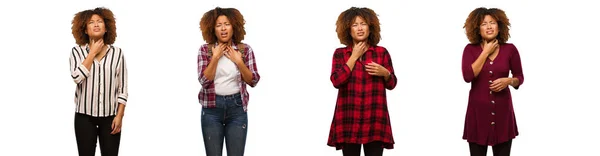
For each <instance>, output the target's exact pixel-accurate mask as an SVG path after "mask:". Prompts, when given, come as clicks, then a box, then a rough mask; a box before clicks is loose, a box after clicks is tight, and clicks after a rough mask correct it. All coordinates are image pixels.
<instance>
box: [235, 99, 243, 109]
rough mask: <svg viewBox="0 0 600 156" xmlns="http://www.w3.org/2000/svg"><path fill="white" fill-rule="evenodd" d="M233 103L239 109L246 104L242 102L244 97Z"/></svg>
mask: <svg viewBox="0 0 600 156" xmlns="http://www.w3.org/2000/svg"><path fill="white" fill-rule="evenodd" d="M233 101H234V103H235V105H236V106H238V107H242V106H243V104H244V102H243V101H242V97H238V98H235V100H233Z"/></svg>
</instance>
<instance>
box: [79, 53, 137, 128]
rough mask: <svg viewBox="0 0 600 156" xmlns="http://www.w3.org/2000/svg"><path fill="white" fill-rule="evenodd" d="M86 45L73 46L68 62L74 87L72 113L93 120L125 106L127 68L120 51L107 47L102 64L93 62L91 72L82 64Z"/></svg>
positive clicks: (113, 112)
mask: <svg viewBox="0 0 600 156" xmlns="http://www.w3.org/2000/svg"><path fill="white" fill-rule="evenodd" d="M88 54H89V47H88V45H85V46H75V47H73V48H72V49H71V56H70V59H69V62H70V63H69V64H70V67H71V68H70V70H71V77H72V78H73V81H74V82H75V84H76V85H77V88H76V90H75V105H76V109H75V112H77V113H81V114H86V115H90V116H94V117H107V116H114V115H116V114H117V108H118V104H119V103H121V104H126V103H127V95H128V94H127V67H126V64H125V58H124V57H123V53H122V52H121V48H118V47H115V46H112V45H110V46H109V48H108V51H107V52H106V55H105V56H104V58H102V60H100V61H98V60H95V59H94V63H92V66H91V70H88V69H87V68H86V67H85V66H84V65H83V64H82V63H83V60H85V58H86V57H87V56H88Z"/></svg>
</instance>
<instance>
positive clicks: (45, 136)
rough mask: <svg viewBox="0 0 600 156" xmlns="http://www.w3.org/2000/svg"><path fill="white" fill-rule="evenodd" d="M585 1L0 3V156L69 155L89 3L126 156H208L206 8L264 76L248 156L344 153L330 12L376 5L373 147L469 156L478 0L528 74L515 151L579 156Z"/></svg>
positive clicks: (585, 108)
mask: <svg viewBox="0 0 600 156" xmlns="http://www.w3.org/2000/svg"><path fill="white" fill-rule="evenodd" d="M583 1H584V0H581V1H579V0H569V1H561V2H548V1H525V0H515V1H483V0H477V1H474V0H470V1H467V0H457V1H442V0H429V1H411V2H407V1H400V2H396V1H348V0H343V1H342V0H338V1H325V0H319V1H316V0H314V1H307V0H301V1H300V0H299V1H293V2H282V1H273V2H265V1H260V2H259V1H241V0H240V1H207V0H202V1H197V0H196V1H180V0H168V1H153V2H142V1H136V2H134V1H122V0H119V1H116V0H115V1H81V0H77V1H75V0H72V1H66V0H63V1H42V0H20V1H10V2H8V1H2V2H0V3H2V5H0V20H1V21H2V22H1V23H0V38H1V41H0V44H1V50H0V51H1V53H0V55H1V57H0V69H1V71H0V72H1V74H2V75H1V76H0V79H1V81H0V86H1V94H0V101H1V108H0V124H1V129H0V155H2V156H13V155H18V156H21V155H65V156H74V155H77V147H76V143H75V135H74V128H73V118H74V109H75V106H74V104H73V92H74V89H75V84H74V83H73V81H72V80H71V78H70V77H69V70H68V66H69V65H68V58H69V53H70V49H71V47H73V46H74V45H75V41H74V39H73V36H72V35H71V29H70V28H71V20H72V18H73V15H74V14H75V13H77V12H79V11H82V10H85V9H91V8H95V7H99V6H105V7H108V8H109V9H111V10H112V11H113V12H114V14H115V16H116V18H117V32H118V37H117V40H116V43H115V44H114V45H116V46H119V47H121V48H122V49H123V51H124V52H125V57H126V59H127V61H128V68H129V72H130V73H129V83H130V84H129V102H128V105H127V108H126V111H125V118H124V122H123V135H122V140H121V148H120V154H121V155H124V156H138V155H205V154H204V146H203V142H202V135H201V129H200V108H201V107H200V105H199V104H198V101H197V93H198V90H199V89H200V85H199V83H198V81H197V73H196V72H197V71H196V59H197V58H196V56H197V51H198V48H199V46H200V45H201V44H202V43H203V42H204V41H203V40H202V36H201V33H200V30H199V24H198V23H199V20H200V18H201V16H202V14H203V13H204V12H206V11H208V10H210V9H213V8H214V7H216V6H221V7H235V8H238V9H239V10H240V11H241V12H242V14H243V15H244V17H245V19H246V21H247V24H246V31H247V35H246V39H245V40H244V42H246V43H248V44H250V45H251V46H252V47H253V48H254V50H255V55H256V59H257V65H258V71H259V73H260V74H261V77H262V78H261V80H260V82H259V83H258V85H257V86H256V88H252V89H250V90H249V92H250V95H251V98H250V105H249V112H248V113H249V114H248V115H249V130H248V140H247V145H246V155H248V156H258V155H286V156H300V155H342V153H341V151H336V150H335V148H332V147H328V146H327V145H326V142H327V138H328V133H329V126H330V124H331V120H332V117H333V110H334V107H335V99H336V93H337V90H336V89H335V88H333V86H332V84H331V82H330V81H329V75H330V70H331V59H332V56H333V52H334V50H335V48H337V47H341V46H342V45H341V44H339V40H338V39H337V36H336V33H335V21H336V19H337V16H338V15H339V14H340V13H341V12H342V11H344V10H346V9H348V8H350V7H351V6H360V7H369V8H372V9H373V10H375V12H376V13H378V14H379V18H380V21H381V24H382V25H381V29H382V31H381V34H382V41H381V42H380V45H381V46H384V47H386V48H387V49H388V50H389V51H390V53H391V56H392V59H393V63H394V64H393V65H394V67H395V70H396V74H397V76H398V81H399V82H398V85H397V87H396V89H395V90H393V91H388V102H389V109H390V113H391V114H390V115H391V121H392V129H393V133H394V139H395V140H396V145H395V147H396V148H395V149H393V150H385V152H384V155H387V156H396V155H423V156H432V155H457V156H458V155H468V144H467V142H466V141H464V140H462V139H461V137H462V132H463V123H464V115H465V111H466V106H467V97H468V90H469V86H470V85H469V84H467V83H464V81H463V80H462V75H461V70H460V65H461V56H462V50H463V48H464V46H465V45H466V44H467V43H468V40H467V38H466V36H465V34H464V29H463V28H462V26H463V24H464V22H465V19H466V18H467V15H468V14H469V12H470V11H472V10H473V9H475V8H476V7H480V6H485V7H498V8H501V9H503V10H505V11H506V13H507V15H508V17H509V19H510V21H511V23H512V24H513V26H512V29H511V31H510V32H511V36H512V37H511V39H510V40H509V42H510V43H514V44H515V45H516V46H517V48H518V49H519V51H520V54H521V57H522V58H521V59H522V61H523V68H524V75H525V83H524V84H523V86H522V87H521V89H520V90H518V91H514V92H513V98H514V99H513V100H514V107H515V111H516V116H517V123H518V126H519V130H520V133H521V135H520V136H518V137H517V138H516V139H515V140H514V142H513V149H512V154H513V155H517V156H519V155H590V154H592V153H596V152H597V150H596V148H597V147H598V145H600V143H598V141H597V140H599V139H600V135H599V134H598V132H599V131H600V128H599V127H598V120H599V119H600V115H599V114H600V113H598V110H599V108H600V107H599V106H598V104H600V103H599V102H598V100H597V99H596V98H595V97H597V96H598V93H600V92H599V91H598V88H599V87H600V85H598V83H597V82H596V81H597V80H598V76H599V75H598V67H600V65H599V64H598V63H597V62H598V61H597V60H598V56H599V55H598V52H599V51H598V48H597V45H598V41H599V40H598V36H599V35H600V33H599V32H598V24H599V23H598V18H597V17H596V16H594V15H598V13H597V12H595V11H593V10H596V9H597V8H596V7H593V6H594V5H592V4H591V1H588V2H583ZM596 6H597V5H596ZM594 45H595V46H594ZM97 153H98V155H99V150H97ZM489 155H491V148H490V149H489Z"/></svg>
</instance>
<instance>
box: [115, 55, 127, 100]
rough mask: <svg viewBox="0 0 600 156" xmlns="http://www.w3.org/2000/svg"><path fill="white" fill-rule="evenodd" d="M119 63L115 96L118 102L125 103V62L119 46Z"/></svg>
mask: <svg viewBox="0 0 600 156" xmlns="http://www.w3.org/2000/svg"><path fill="white" fill-rule="evenodd" d="M119 52H120V53H121V55H120V60H121V64H120V66H118V69H117V74H118V75H117V98H118V100H117V101H118V103H120V104H127V98H128V95H129V94H128V92H127V63H125V62H126V61H125V56H124V54H123V53H122V52H121V49H120V48H119Z"/></svg>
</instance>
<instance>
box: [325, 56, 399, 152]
mask: <svg viewBox="0 0 600 156" xmlns="http://www.w3.org/2000/svg"><path fill="white" fill-rule="evenodd" d="M351 55H352V47H345V48H338V49H336V50H335V53H334V54H333V61H332V67H331V77H330V79H331V82H332V83H333V86H334V87H335V88H337V89H338V95H337V101H336V105H335V114H334V115H333V121H332V122H331V128H330V131H329V139H328V141H327V145H329V146H332V147H336V149H338V150H339V149H342V148H343V146H344V144H345V143H352V144H366V143H369V142H373V141H381V142H382V143H383V147H384V148H387V149H392V148H394V138H393V136H392V125H391V124H390V116H389V113H388V107H387V96H386V89H387V90H392V89H394V87H396V82H397V80H398V79H397V78H396V75H395V74H394V68H393V66H392V58H391V57H390V54H389V53H388V51H387V50H386V49H385V48H384V47H381V46H376V47H369V49H367V51H366V52H365V53H364V54H363V55H362V57H361V58H360V59H358V60H357V61H356V64H355V65H354V68H353V70H352V71H350V67H348V65H346V61H348V59H349V58H350V56H351ZM371 62H375V63H377V64H380V65H381V66H383V67H385V68H386V69H387V70H388V71H390V74H391V75H390V78H389V79H388V80H387V81H385V80H384V78H383V77H382V76H373V75H369V74H368V73H367V71H366V68H365V65H367V64H368V63H371Z"/></svg>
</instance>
